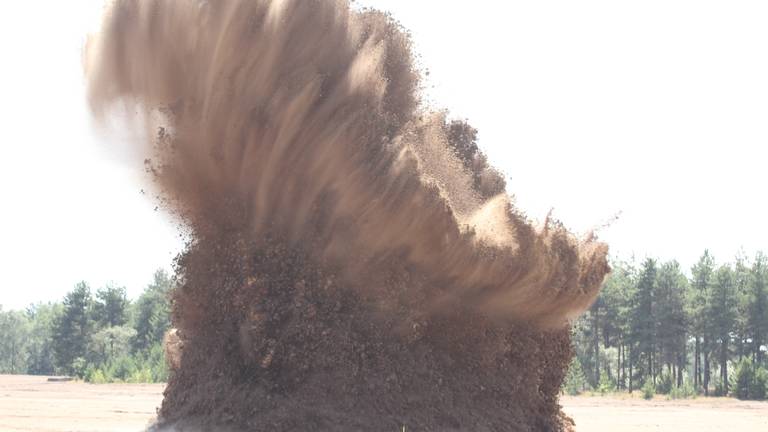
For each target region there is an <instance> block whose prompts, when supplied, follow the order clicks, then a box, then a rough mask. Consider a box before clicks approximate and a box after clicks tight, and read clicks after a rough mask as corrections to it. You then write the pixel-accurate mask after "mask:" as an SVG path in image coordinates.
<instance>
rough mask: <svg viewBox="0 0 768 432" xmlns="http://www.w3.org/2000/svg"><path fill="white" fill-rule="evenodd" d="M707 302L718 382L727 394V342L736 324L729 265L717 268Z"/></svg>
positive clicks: (733, 291) (731, 271)
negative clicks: (718, 365)
mask: <svg viewBox="0 0 768 432" xmlns="http://www.w3.org/2000/svg"><path fill="white" fill-rule="evenodd" d="M707 303H708V304H707V306H708V307H707V315H708V317H709V327H710V331H709V333H710V334H711V335H712V337H713V342H714V343H715V344H717V348H719V349H718V350H717V351H718V352H717V356H718V362H719V363H720V383H721V384H722V386H723V389H724V391H725V394H727V393H728V359H729V356H730V354H729V343H730V340H731V333H732V332H733V330H734V328H735V324H736V289H735V285H734V275H733V270H732V269H731V267H730V266H729V265H722V266H720V267H719V268H718V269H717V272H716V273H715V277H714V281H713V284H712V286H711V288H710V290H709V298H708V302H707Z"/></svg>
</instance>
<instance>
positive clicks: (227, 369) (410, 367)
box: [84, 0, 608, 431]
mask: <svg viewBox="0 0 768 432" xmlns="http://www.w3.org/2000/svg"><path fill="white" fill-rule="evenodd" d="M467 7H471V5H470V4H469V3H468V6H467ZM436 13H437V11H436ZM479 49H481V47H479ZM84 62H85V68H86V75H87V78H88V83H89V93H88V97H89V100H90V102H91V106H92V109H93V112H94V114H95V115H96V116H97V118H99V119H102V120H108V119H112V118H113V117H114V116H128V117H129V119H130V121H127V122H126V121H123V122H120V123H119V124H128V125H132V126H133V127H135V128H136V131H137V132H139V133H138V134H137V135H140V136H143V137H146V139H143V140H141V141H140V142H137V143H136V144H135V153H136V156H137V157H136V161H137V165H141V164H142V163H143V164H144V166H145V167H146V169H147V172H148V173H149V177H150V178H151V180H152V184H153V186H154V188H155V192H156V194H157V196H158V197H159V198H158V199H159V200H160V201H161V203H162V207H163V208H164V209H165V210H167V211H168V212H169V213H170V214H171V215H172V216H173V217H174V218H176V219H177V220H178V221H179V223H180V225H181V227H182V229H183V230H184V231H185V232H186V233H187V235H188V244H187V248H186V250H185V251H184V252H183V253H182V254H181V255H180V256H179V257H178V259H177V274H178V287H177V288H176V290H175V291H174V292H173V298H172V307H173V310H172V319H173V325H174V327H175V330H173V332H172V333H171V334H169V337H168V343H167V349H168V357H169V359H170V363H171V364H172V366H173V370H172V372H171V377H170V381H169V383H168V387H167V388H166V391H165V398H164V401H163V404H162V407H161V410H160V412H159V419H158V424H157V425H156V428H158V429H162V428H166V427H167V428H173V430H190V431H197V430H201V429H202V430H216V431H219V430H233V431H402V430H406V431H518V430H519V431H529V430H530V431H550V430H552V431H558V430H566V429H568V428H569V427H570V423H569V421H568V420H567V419H566V418H565V417H564V416H563V414H562V412H561V411H560V407H559V406H558V403H557V397H558V393H559V389H560V385H561V383H562V381H563V377H564V375H565V371H566V369H567V366H568V364H569V362H570V359H571V358H572V355H573V354H572V350H571V346H570V340H569V329H568V323H569V321H570V320H572V319H573V318H574V317H576V316H578V314H579V313H581V312H582V311H583V310H584V309H586V308H587V307H589V305H590V304H591V302H592V301H593V300H594V298H595V296H596V295H597V293H598V290H599V287H600V284H601V282H602V280H603V277H604V276H605V274H606V273H607V271H608V265H607V263H606V253H607V247H606V246H605V245H604V244H602V243H600V242H598V241H597V240H596V239H595V238H594V235H592V234H589V235H586V236H583V237H576V236H574V235H573V234H571V233H569V232H568V231H567V230H566V229H565V228H564V227H563V225H562V224H561V223H560V222H558V221H555V220H551V219H548V220H546V221H544V222H543V223H541V224H539V225H535V224H533V223H532V222H530V221H529V220H528V219H527V218H526V217H525V216H524V215H523V214H522V213H521V212H520V211H519V210H517V209H516V208H515V206H514V204H513V201H512V199H511V198H510V197H509V196H508V195H507V192H506V190H507V186H506V184H505V182H504V179H503V176H502V175H501V174H499V173H498V172H497V171H496V170H494V169H493V168H492V167H491V166H490V164H489V163H488V161H487V159H486V157H485V156H484V155H483V154H482V153H481V152H480V151H479V150H478V147H477V145H476V142H475V135H476V131H475V130H474V129H472V128H471V127H470V126H469V125H467V124H466V123H465V122H463V121H451V120H449V119H448V118H447V115H446V114H445V112H443V111H439V110H434V109H432V108H430V107H428V106H425V105H424V104H423V103H422V102H420V97H419V88H420V87H419V86H420V83H419V72H418V70H417V69H416V68H415V67H414V63H413V59H412V54H411V44H410V40H409V38H408V35H407V33H406V32H405V31H404V30H403V29H402V28H400V27H399V25H397V24H396V23H395V22H394V21H393V20H392V19H391V18H390V17H388V16H387V15H385V14H382V13H380V12H376V11H372V10H357V9H354V8H350V6H349V4H348V3H347V2H346V1H341V0H339V1H335V0H312V1H309V0H284V1H268V0H252V1H245V0H231V1H215V2H214V1H197V0H176V1H161V0H150V1H137V0H118V1H115V2H113V3H112V4H111V5H110V7H109V8H108V10H107V11H106V14H105V19H104V23H103V27H102V29H101V32H100V33H98V34H96V35H94V36H92V37H91V38H90V39H89V41H88V44H87V49H86V54H85V61H84ZM467 85H468V86H471V85H472V83H471V82H468V83H467ZM530 163H536V164H539V165H540V166H541V172H542V176H552V175H557V173H553V172H550V171H549V168H548V161H547V160H539V161H530Z"/></svg>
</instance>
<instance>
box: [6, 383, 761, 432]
mask: <svg viewBox="0 0 768 432" xmlns="http://www.w3.org/2000/svg"><path fill="white" fill-rule="evenodd" d="M164 388H165V385H164V384H85V383H82V382H59V383H52V382H47V381H46V377H37V376H24V375H14V376H10V375H0V430H2V431H7V432H21V431H24V432H30V431H35V432H37V431H40V432H65V431H70V432H92V431H93V432H95V431H100V432H101V431H133V432H135V431H140V430H143V429H145V428H146V427H147V425H148V424H150V423H151V422H152V421H153V420H154V418H155V410H156V408H157V407H159V406H160V402H161V400H162V398H163V396H162V392H163V389H164ZM560 403H561V404H562V406H563V411H565V413H566V414H567V415H568V416H570V417H572V418H573V419H574V421H575V422H576V429H575V430H576V431H577V432H650V431H675V432H716V431H717V432H720V431H728V430H733V431H740V432H763V431H766V430H768V402H750V401H738V400H734V399H726V398H707V399H704V398H699V399H693V400H679V401H668V400H665V399H663V398H660V397H657V398H656V399H654V400H652V401H646V400H643V399H640V398H626V397H609V396H606V397H599V396H595V397H589V396H576V397H571V396H563V397H561V399H560ZM409 430H411V431H418V429H409ZM469 430H472V429H469Z"/></svg>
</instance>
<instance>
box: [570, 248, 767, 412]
mask: <svg viewBox="0 0 768 432" xmlns="http://www.w3.org/2000/svg"><path fill="white" fill-rule="evenodd" d="M767 284H768V260H767V259H766V256H765V255H764V254H762V253H758V254H757V255H756V256H755V257H753V258H752V259H747V258H746V257H737V258H736V259H735V260H734V262H732V263H723V264H718V263H716V262H715V259H714V258H713V257H712V255H710V253H709V252H707V251H705V252H704V254H703V255H702V256H701V258H700V259H699V260H698V262H697V263H696V265H694V266H693V268H692V269H691V272H690V277H687V276H686V275H684V274H683V271H682V269H681V268H680V265H679V264H678V263H677V262H675V261H670V262H663V263H660V262H657V261H656V260H653V259H647V260H645V261H644V262H642V263H641V264H639V265H638V264H636V263H633V262H615V263H613V272H612V273H611V274H610V275H609V277H608V279H607V280H606V282H605V285H604V286H603V290H602V292H601V294H600V296H599V298H598V299H597V301H596V302H595V304H594V305H593V306H592V307H591V308H590V309H589V311H588V312H587V313H586V314H584V315H583V316H582V317H581V318H580V319H579V320H578V321H577V322H576V324H575V326H574V338H573V341H574V346H575V349H576V353H577V356H576V359H575V360H574V362H573V363H572V366H571V368H570V370H569V374H568V377H567V380H566V382H565V384H564V391H565V392H567V393H570V394H578V393H580V392H582V391H596V392H601V393H604V392H608V391H629V392H632V391H636V390H640V391H641V392H642V395H643V396H644V397H652V396H653V395H654V394H656V393H662V394H666V395H669V397H671V398H677V397H690V396H693V395H699V394H701V395H705V396H709V395H714V396H725V395H731V396H735V397H738V398H740V399H765V397H766V390H767V389H766V385H768V370H767V369H768V361H767V360H768V352H766V351H767V350H768V347H766V345H768V287H767V286H766V285H767Z"/></svg>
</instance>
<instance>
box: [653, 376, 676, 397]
mask: <svg viewBox="0 0 768 432" xmlns="http://www.w3.org/2000/svg"><path fill="white" fill-rule="evenodd" d="M672 381H674V380H673V379H672V375H671V374H669V373H666V372H663V373H662V374H661V375H660V376H659V379H658V380H657V381H656V393H659V394H669V392H670V391H672Z"/></svg>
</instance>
